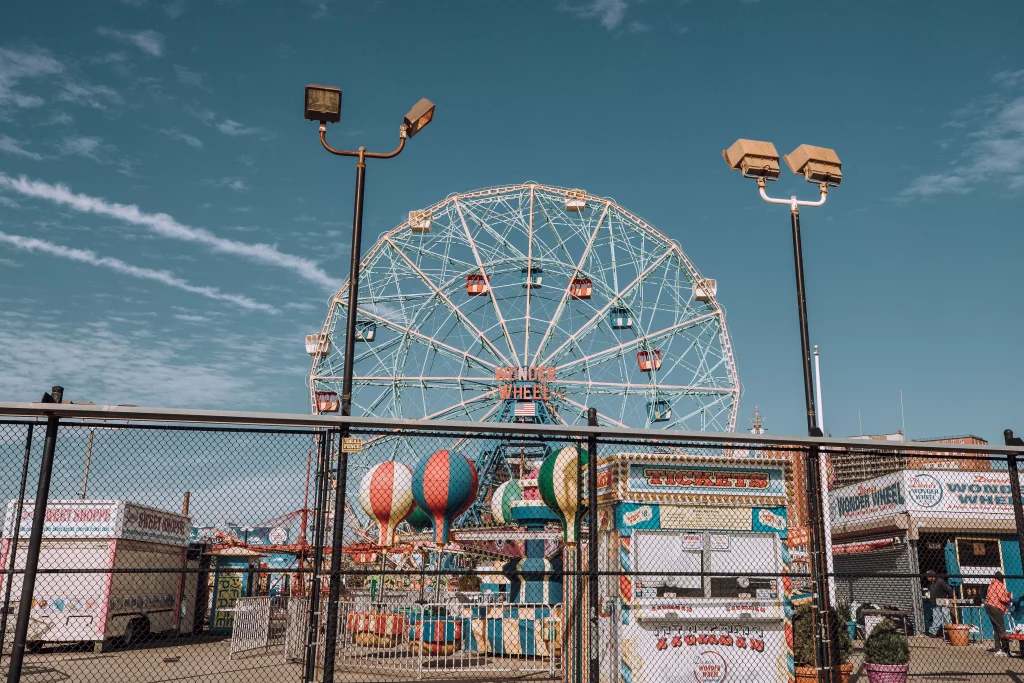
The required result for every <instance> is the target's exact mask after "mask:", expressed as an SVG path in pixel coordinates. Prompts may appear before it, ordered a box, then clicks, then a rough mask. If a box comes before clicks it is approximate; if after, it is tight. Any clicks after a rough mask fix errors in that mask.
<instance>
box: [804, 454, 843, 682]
mask: <svg viewBox="0 0 1024 683" xmlns="http://www.w3.org/2000/svg"><path fill="white" fill-rule="evenodd" d="M806 463H807V464H806V473H807V477H806V478H807V522H808V523H807V526H808V527H809V528H808V531H809V532H810V533H809V535H808V548H807V550H808V556H809V558H808V559H810V562H811V585H813V586H814V596H813V601H812V603H811V604H812V612H813V617H814V619H813V621H814V625H815V641H816V642H815V646H816V654H817V664H818V680H819V681H821V683H833V682H834V683H838V682H839V666H838V664H839V652H838V648H837V647H836V645H837V639H836V638H837V635H838V633H837V632H836V629H835V626H836V624H835V621H836V620H835V618H834V617H835V615H834V613H833V612H832V609H831V607H832V606H831V602H830V600H829V585H828V565H827V560H826V557H825V553H826V546H825V515H827V514H829V511H828V507H827V501H825V502H824V503H823V501H822V496H821V467H820V461H819V459H818V446H817V445H816V444H815V445H811V446H809V447H808V448H807V455H806Z"/></svg>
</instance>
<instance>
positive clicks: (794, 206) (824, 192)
mask: <svg viewBox="0 0 1024 683" xmlns="http://www.w3.org/2000/svg"><path fill="white" fill-rule="evenodd" d="M757 188H758V190H759V191H760V192H761V199H763V200H765V201H766V202H768V203H769V204H785V205H786V206H788V207H789V208H790V210H791V211H794V212H796V211H799V207H801V206H821V205H822V204H824V203H825V200H826V199H828V185H826V184H825V183H821V184H819V185H818V190H819V191H820V192H821V198H819V199H818V201H816V202H811V201H807V200H800V199H797V198H796V195H794V196H792V197H790V198H789V199H775V198H773V197H769V196H768V193H767V192H765V181H764V178H758V179H757Z"/></svg>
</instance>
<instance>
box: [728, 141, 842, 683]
mask: <svg viewBox="0 0 1024 683" xmlns="http://www.w3.org/2000/svg"><path fill="white" fill-rule="evenodd" d="M722 157H723V158H724V159H725V161H726V163H728V164H729V167H730V168H732V169H734V170H737V171H740V172H741V173H742V174H743V175H744V177H747V178H754V179H756V180H757V187H758V191H759V192H760V194H761V198H762V199H763V200H765V201H766V202H768V203H769V204H783V205H786V206H788V207H789V217H790V227H791V229H792V233H793V265H794V270H795V273H796V298H797V312H798V316H799V322H800V352H801V361H802V364H803V376H804V403H805V409H806V413H807V434H808V435H809V436H823V434H822V431H821V429H820V427H819V426H818V419H817V414H816V412H815V409H814V407H815V402H814V384H813V377H812V374H811V344H810V339H809V336H810V335H809V333H808V325H807V296H806V292H805V286H804V258H803V245H802V243H801V238H800V207H802V206H808V207H809V206H821V205H822V204H824V203H825V200H826V199H827V198H828V189H829V187H832V186H838V185H839V183H840V182H841V181H842V166H841V164H840V161H839V156H838V155H837V154H836V153H835V151H834V150H831V149H828V148H826V147H814V146H811V145H800V146H799V147H797V148H796V149H795V150H793V152H792V153H790V154H788V155H786V156H785V157H784V159H785V161H786V165H788V166H789V168H790V169H791V170H792V171H793V173H796V174H798V175H803V176H804V178H805V179H806V180H807V182H809V183H815V184H817V185H818V190H819V192H820V197H819V198H818V200H817V201H805V200H799V199H797V198H796V196H795V195H794V196H791V197H790V198H789V199H776V198H773V197H769V196H768V193H767V192H766V186H767V181H769V180H777V179H778V177H779V172H780V166H779V154H778V152H776V151H775V145H773V144H772V143H770V142H761V141H757V140H743V139H740V140H737V141H736V142H735V143H733V144H732V146H731V147H729V149H726V150H724V151H723V152H722ZM822 460H823V456H822V455H821V454H820V453H819V451H818V448H817V446H811V447H810V449H808V452H807V508H808V509H807V516H808V525H809V527H810V531H811V534H810V537H811V544H810V547H809V549H808V550H809V551H810V552H809V555H810V558H811V578H812V582H813V584H814V586H815V594H814V605H813V606H814V610H813V611H814V624H815V631H816V634H815V635H816V637H815V646H816V652H817V661H818V665H819V680H820V681H822V683H829V682H835V683H838V682H839V644H838V632H837V631H836V615H835V614H834V613H833V612H832V610H831V609H830V605H831V603H832V599H831V595H830V593H831V591H830V586H829V581H828V576H829V571H828V557H827V555H828V551H827V550H826V544H827V543H828V540H829V539H828V535H827V534H828V531H827V530H826V524H825V516H826V515H827V514H828V507H827V506H828V501H827V500H826V499H825V497H824V494H823V491H825V490H827V489H826V488H825V487H824V485H823V480H822V477H823V476H824V474H825V467H824V466H823V463H822Z"/></svg>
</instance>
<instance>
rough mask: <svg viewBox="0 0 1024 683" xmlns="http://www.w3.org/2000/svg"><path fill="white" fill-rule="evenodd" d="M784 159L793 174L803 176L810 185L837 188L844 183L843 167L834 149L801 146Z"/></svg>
mask: <svg viewBox="0 0 1024 683" xmlns="http://www.w3.org/2000/svg"><path fill="white" fill-rule="evenodd" d="M782 158H783V159H785V160H786V165H787V166H789V168H790V169H791V170H792V171H793V173H796V174H797V175H803V177H804V178H806V179H807V182H809V183H816V184H821V183H824V184H825V185H829V186H832V187H836V186H838V185H839V183H841V182H842V181H843V166H842V163H840V161H839V155H838V154H836V151H835V150H834V149H829V148H828V147H815V146H814V145H800V146H799V147H797V148H796V149H794V150H793V151H792V152H790V153H789V154H787V155H786V156H784V157H782Z"/></svg>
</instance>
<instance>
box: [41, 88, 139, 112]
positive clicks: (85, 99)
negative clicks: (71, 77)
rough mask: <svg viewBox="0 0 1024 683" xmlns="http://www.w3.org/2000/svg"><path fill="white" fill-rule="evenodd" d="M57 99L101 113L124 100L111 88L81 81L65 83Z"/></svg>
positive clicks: (122, 102)
mask: <svg viewBox="0 0 1024 683" xmlns="http://www.w3.org/2000/svg"><path fill="white" fill-rule="evenodd" d="M57 99H59V100H61V101H62V102H71V103H73V104H78V105H81V106H83V107H91V108H92V109H100V110H102V111H106V110H107V108H108V107H109V106H110V105H112V104H114V105H120V104H124V98H123V97H121V95H120V93H118V92H117V91H116V90H114V89H113V88H109V87H107V86H105V85H92V84H91V83H88V82H86V81H82V80H76V81H65V82H64V84H63V87H62V88H61V91H60V93H59V94H58V95H57Z"/></svg>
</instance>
